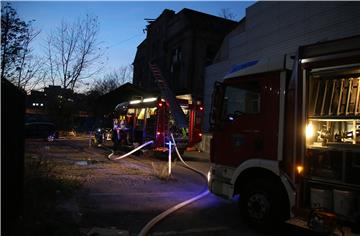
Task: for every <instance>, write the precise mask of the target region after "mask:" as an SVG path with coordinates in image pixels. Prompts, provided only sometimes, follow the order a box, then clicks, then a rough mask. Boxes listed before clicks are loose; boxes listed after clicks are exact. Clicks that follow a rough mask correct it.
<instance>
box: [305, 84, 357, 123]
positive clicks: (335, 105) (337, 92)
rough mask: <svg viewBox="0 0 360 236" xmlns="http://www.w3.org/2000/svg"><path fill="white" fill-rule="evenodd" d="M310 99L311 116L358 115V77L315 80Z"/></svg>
mask: <svg viewBox="0 0 360 236" xmlns="http://www.w3.org/2000/svg"><path fill="white" fill-rule="evenodd" d="M310 101H311V103H310V106H311V107H312V109H311V114H310V115H312V116H328V117H331V116H345V117H346V116H358V115H359V114H360V77H358V78H356V77H355V78H352V77H351V78H341V79H337V78H335V79H318V80H315V81H314V84H313V92H312V93H311V99H310Z"/></svg>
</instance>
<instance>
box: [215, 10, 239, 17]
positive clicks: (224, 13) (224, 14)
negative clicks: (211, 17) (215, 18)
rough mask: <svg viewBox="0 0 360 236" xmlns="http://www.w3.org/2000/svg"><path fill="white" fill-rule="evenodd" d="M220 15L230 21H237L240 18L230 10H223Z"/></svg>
mask: <svg viewBox="0 0 360 236" xmlns="http://www.w3.org/2000/svg"><path fill="white" fill-rule="evenodd" d="M218 15H219V16H220V17H222V18H225V19H228V20H237V18H238V16H237V14H235V13H233V12H232V11H231V9H229V8H223V9H221V10H220V12H219V14H218Z"/></svg>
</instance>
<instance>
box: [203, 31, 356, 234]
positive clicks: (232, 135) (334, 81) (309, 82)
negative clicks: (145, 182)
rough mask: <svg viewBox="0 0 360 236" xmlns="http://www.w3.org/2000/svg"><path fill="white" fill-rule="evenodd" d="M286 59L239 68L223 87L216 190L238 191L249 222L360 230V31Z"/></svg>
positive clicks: (213, 121) (215, 140)
mask: <svg viewBox="0 0 360 236" xmlns="http://www.w3.org/2000/svg"><path fill="white" fill-rule="evenodd" d="M284 60H285V62H284ZM284 60H282V63H279V66H278V67H277V66H275V65H276V64H277V63H276V62H275V61H274V60H266V63H263V62H262V60H259V61H251V62H249V63H245V64H242V65H239V66H238V70H237V71H235V72H233V73H232V74H229V75H227V76H226V77H225V79H224V81H223V82H222V83H220V82H217V83H216V84H215V87H214V93H213V98H212V108H211V115H210V125H211V127H212V130H213V137H212V140H211V150H210V159H211V164H212V165H211V169H210V171H209V175H208V180H209V182H208V183H209V189H210V191H211V192H212V193H214V194H216V195H219V196H222V197H225V198H229V199H230V198H232V197H233V196H234V195H237V194H239V195H240V198H239V205H240V212H241V214H242V215H243V217H244V219H245V220H246V221H247V222H249V223H250V224H252V225H254V226H260V227H263V228H264V229H271V228H273V227H274V226H275V225H276V224H277V223H279V222H283V221H285V220H287V221H288V223H291V224H295V225H298V226H301V227H304V228H307V229H311V230H314V231H317V232H322V233H331V232H335V231H336V230H338V229H336V228H337V227H338V226H339V225H342V226H348V228H346V227H345V229H351V230H352V231H353V232H355V231H356V230H359V226H360V36H355V37H350V38H346V39H341V40H335V41H328V42H324V43H318V44H314V45H308V46H303V47H300V48H299V50H298V53H296V55H294V56H292V57H291V60H290V57H284ZM289 61H292V63H291V64H292V65H293V66H292V68H291V67H289V68H290V70H288V69H286V66H285V65H286V64H289ZM340 231H341V230H340ZM341 232H344V231H341Z"/></svg>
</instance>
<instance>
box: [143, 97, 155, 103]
mask: <svg viewBox="0 0 360 236" xmlns="http://www.w3.org/2000/svg"><path fill="white" fill-rule="evenodd" d="M156 100H157V98H145V99H144V100H143V102H154V101H156Z"/></svg>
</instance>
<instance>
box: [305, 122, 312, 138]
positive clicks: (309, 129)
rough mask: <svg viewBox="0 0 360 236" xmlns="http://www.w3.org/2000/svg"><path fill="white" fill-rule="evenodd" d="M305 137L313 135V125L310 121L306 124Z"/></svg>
mask: <svg viewBox="0 0 360 236" xmlns="http://www.w3.org/2000/svg"><path fill="white" fill-rule="evenodd" d="M305 134H306V138H312V137H313V136H314V126H313V124H312V123H309V124H307V125H306V131H305Z"/></svg>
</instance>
